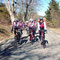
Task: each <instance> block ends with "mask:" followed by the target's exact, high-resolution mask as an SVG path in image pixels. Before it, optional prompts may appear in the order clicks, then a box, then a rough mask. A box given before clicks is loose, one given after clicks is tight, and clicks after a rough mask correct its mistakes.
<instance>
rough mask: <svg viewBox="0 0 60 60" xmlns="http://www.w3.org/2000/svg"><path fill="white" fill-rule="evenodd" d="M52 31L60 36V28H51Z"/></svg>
mask: <svg viewBox="0 0 60 60" xmlns="http://www.w3.org/2000/svg"><path fill="white" fill-rule="evenodd" d="M50 29H51V30H53V31H55V32H56V33H57V34H60V28H50Z"/></svg>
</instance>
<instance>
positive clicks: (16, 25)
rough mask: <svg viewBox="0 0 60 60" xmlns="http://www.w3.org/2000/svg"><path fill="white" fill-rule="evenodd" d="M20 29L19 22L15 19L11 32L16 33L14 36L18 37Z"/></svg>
mask: <svg viewBox="0 0 60 60" xmlns="http://www.w3.org/2000/svg"><path fill="white" fill-rule="evenodd" d="M18 29H19V20H18V19H17V18H15V19H14V21H13V24H12V29H11V32H12V31H14V35H16V31H17V30H18Z"/></svg>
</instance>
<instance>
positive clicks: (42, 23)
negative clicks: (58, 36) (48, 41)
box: [38, 17, 47, 40]
mask: <svg viewBox="0 0 60 60" xmlns="http://www.w3.org/2000/svg"><path fill="white" fill-rule="evenodd" d="M38 30H39V38H40V40H41V35H42V31H45V32H46V31H47V28H46V22H45V21H44V20H43V18H41V17H40V18H39V20H38ZM45 32H43V40H44V39H45Z"/></svg>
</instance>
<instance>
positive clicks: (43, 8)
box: [37, 0, 60, 16]
mask: <svg viewBox="0 0 60 60" xmlns="http://www.w3.org/2000/svg"><path fill="white" fill-rule="evenodd" d="M50 1H51V0H41V4H42V6H41V7H40V9H39V11H37V13H38V15H41V16H45V11H47V9H48V7H49V3H50ZM56 2H59V6H60V0H56Z"/></svg>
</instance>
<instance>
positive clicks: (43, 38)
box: [43, 32, 45, 40]
mask: <svg viewBox="0 0 60 60" xmlns="http://www.w3.org/2000/svg"><path fill="white" fill-rule="evenodd" d="M43 40H45V33H44V32H43Z"/></svg>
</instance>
